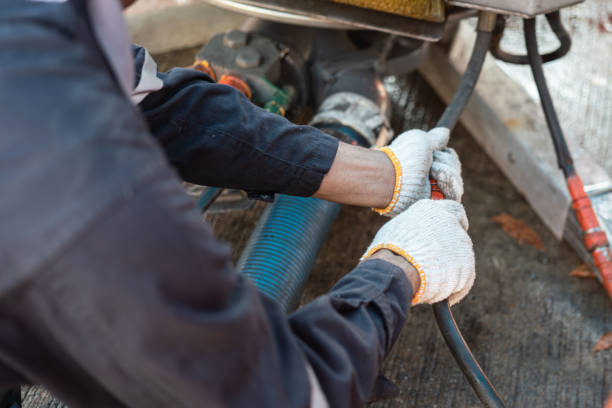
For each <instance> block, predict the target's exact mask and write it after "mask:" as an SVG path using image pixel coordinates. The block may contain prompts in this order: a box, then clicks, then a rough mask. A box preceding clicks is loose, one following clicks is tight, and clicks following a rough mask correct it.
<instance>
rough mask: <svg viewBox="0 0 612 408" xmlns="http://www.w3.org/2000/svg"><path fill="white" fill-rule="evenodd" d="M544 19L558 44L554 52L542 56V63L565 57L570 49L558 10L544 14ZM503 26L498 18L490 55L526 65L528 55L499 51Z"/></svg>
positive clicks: (511, 62) (502, 19)
mask: <svg viewBox="0 0 612 408" xmlns="http://www.w3.org/2000/svg"><path fill="white" fill-rule="evenodd" d="M546 19H547V20H548V24H549V25H550V28H552V30H553V32H554V33H555V35H556V36H557V39H558V40H559V43H560V44H559V47H558V48H557V49H556V50H554V51H552V52H549V53H546V54H544V55H542V62H543V63H547V62H550V61H554V60H557V59H559V58H561V57H563V56H565V54H567V53H568V52H569V50H570V48H572V38H571V37H570V35H569V33H568V32H567V30H566V29H565V27H564V26H563V23H562V22H561V13H560V12H559V10H557V11H554V12H552V13H548V14H546ZM505 25H506V24H505V20H504V17H501V16H500V17H498V27H497V28H496V30H495V32H494V33H493V39H492V41H491V54H493V56H494V57H495V58H497V59H499V60H502V61H504V62H507V63H509V64H517V65H528V64H529V56H528V55H515V54H510V53H507V52H505V51H504V50H502V49H501V45H500V43H501V40H502V37H503V35H504V29H505Z"/></svg>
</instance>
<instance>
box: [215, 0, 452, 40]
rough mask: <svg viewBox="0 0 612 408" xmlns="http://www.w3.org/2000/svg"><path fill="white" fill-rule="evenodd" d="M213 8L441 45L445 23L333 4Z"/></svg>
mask: <svg viewBox="0 0 612 408" xmlns="http://www.w3.org/2000/svg"><path fill="white" fill-rule="evenodd" d="M206 1H207V2H208V3H211V4H213V5H216V6H219V7H222V8H226V9H230V10H233V11H238V12H242V13H247V14H250V15H254V16H257V17H260V18H263V19H270V20H274V21H279V22H283V23H285V24H287V23H293V24H300V25H310V26H316V27H328V28H341V29H367V30H375V31H384V32H387V33H390V34H396V35H399V36H406V37H413V38H419V39H421V40H425V41H438V40H439V39H440V38H442V35H443V34H444V27H445V24H444V23H435V22H430V21H424V20H418V19H414V18H409V17H403V16H399V15H395V14H389V13H383V12H380V11H375V10H368V9H364V8H360V7H355V6H351V5H347V4H341V3H334V2H332V1H329V0H301V1H295V0H206Z"/></svg>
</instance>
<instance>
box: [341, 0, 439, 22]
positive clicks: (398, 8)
mask: <svg viewBox="0 0 612 408" xmlns="http://www.w3.org/2000/svg"><path fill="white" fill-rule="evenodd" d="M331 1H333V2H335V3H343V4H349V5H351V6H356V7H362V8H366V9H370V10H378V11H382V12H384V13H391V14H397V15H400V16H404V17H412V18H417V19H420V20H427V21H434V22H437V23H441V22H443V21H444V17H445V13H444V0H412V1H405V0H382V1H380V0H331Z"/></svg>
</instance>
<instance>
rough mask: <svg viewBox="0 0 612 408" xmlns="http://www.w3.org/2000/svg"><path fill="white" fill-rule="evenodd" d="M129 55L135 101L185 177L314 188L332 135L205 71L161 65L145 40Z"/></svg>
mask: <svg viewBox="0 0 612 408" xmlns="http://www.w3.org/2000/svg"><path fill="white" fill-rule="evenodd" d="M134 55H135V63H136V82H135V83H136V88H135V90H134V94H133V101H134V102H136V103H139V106H140V108H141V111H142V113H143V114H144V116H145V119H146V121H147V122H148V124H149V127H150V130H151V132H152V134H153V135H154V137H155V138H156V139H157V140H158V141H159V143H160V144H161V145H162V147H163V149H164V150H165V152H166V155H167V157H168V159H169V161H170V163H171V164H172V165H173V166H174V167H175V168H176V169H177V170H178V172H179V174H180V175H181V177H182V178H183V179H184V180H185V181H189V182H192V183H195V184H201V185H208V186H215V187H227V188H240V189H244V190H247V191H257V192H263V193H282V194H290V195H299V196H310V195H312V194H314V193H315V192H316V191H317V190H318V188H319V187H320V184H321V181H322V179H323V176H324V175H325V174H326V173H327V172H328V171H329V168H330V167H331V164H332V161H333V160H334V157H335V155H336V151H337V149H338V141H337V140H336V139H335V138H333V137H331V136H329V135H327V134H325V133H323V132H321V131H320V130H318V129H316V128H313V127H310V126H298V125H295V124H292V123H291V122H289V121H288V120H287V119H285V118H283V117H281V116H278V115H274V114H271V113H269V112H266V111H265V110H263V109H261V108H259V107H257V106H256V105H254V104H252V103H251V102H250V101H249V100H248V99H247V98H246V97H245V96H244V95H243V94H242V93H240V92H238V91H237V90H235V89H234V88H232V87H230V86H226V85H220V84H216V83H214V82H213V81H212V80H211V79H210V77H208V76H207V75H206V74H204V73H202V72H199V71H196V70H192V69H185V68H175V69H172V70H170V71H169V72H165V73H158V72H157V66H156V64H155V62H154V61H153V59H152V58H151V56H150V55H149V54H148V52H147V51H146V50H145V49H144V48H142V47H137V46H134Z"/></svg>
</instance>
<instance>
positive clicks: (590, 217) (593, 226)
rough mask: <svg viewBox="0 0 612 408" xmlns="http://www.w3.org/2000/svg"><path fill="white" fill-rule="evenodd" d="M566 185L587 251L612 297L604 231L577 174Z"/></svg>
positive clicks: (610, 263)
mask: <svg viewBox="0 0 612 408" xmlns="http://www.w3.org/2000/svg"><path fill="white" fill-rule="evenodd" d="M567 186H568V189H569V192H570V196H571V197H572V207H573V208H574V211H575V212H576V218H577V219H578V223H579V224H580V227H581V228H582V231H583V232H584V236H583V240H584V246H585V247H586V249H587V251H589V252H590V253H591V255H592V256H593V263H594V264H595V267H596V268H597V269H598V270H599V274H600V278H601V281H602V282H601V283H602V284H603V286H604V288H605V290H606V292H607V293H608V295H609V296H610V298H611V299H612V253H611V252H610V243H609V241H608V238H607V236H606V233H605V231H603V230H602V229H601V227H600V226H599V222H598V220H597V215H596V214H595V210H594V209H593V205H592V204H591V199H590V198H589V196H588V195H587V193H586V192H585V191H584V185H583V184H582V180H581V179H580V177H578V175H577V174H574V175H572V176H569V177H568V178H567Z"/></svg>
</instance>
